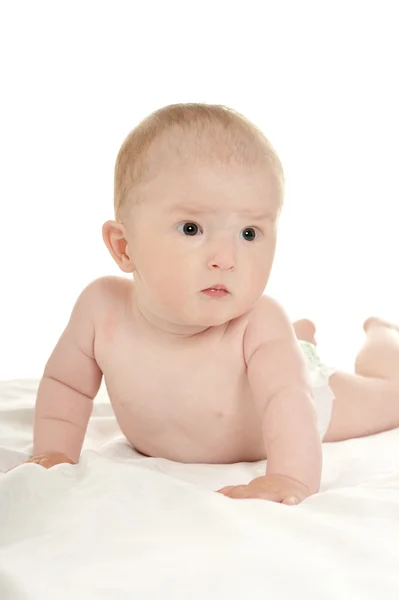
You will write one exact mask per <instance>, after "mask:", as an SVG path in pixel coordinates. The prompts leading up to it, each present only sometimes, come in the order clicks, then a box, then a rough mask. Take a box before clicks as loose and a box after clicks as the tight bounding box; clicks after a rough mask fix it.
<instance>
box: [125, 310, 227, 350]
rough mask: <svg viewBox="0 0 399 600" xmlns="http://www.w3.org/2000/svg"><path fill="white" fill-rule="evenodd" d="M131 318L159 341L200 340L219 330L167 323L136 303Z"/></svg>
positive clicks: (210, 327)
mask: <svg viewBox="0 0 399 600" xmlns="http://www.w3.org/2000/svg"><path fill="white" fill-rule="evenodd" d="M132 309H133V311H132V317H133V319H134V320H135V321H136V323H138V324H139V325H140V327H142V328H143V329H145V330H147V332H148V333H149V334H151V335H153V336H156V337H158V338H159V339H162V338H163V339H169V340H170V341H171V342H173V341H176V342H178V341H179V340H187V339H190V338H196V339H198V338H201V337H205V336H208V335H209V334H210V333H211V331H212V330H217V329H220V327H223V328H224V327H225V325H222V326H219V327H212V326H203V325H185V324H180V323H173V322H170V321H167V320H165V319H163V318H162V317H160V316H159V315H157V314H154V313H152V312H151V311H149V310H147V309H146V307H144V306H141V305H140V304H139V303H138V302H137V301H136V302H134V303H133V307H132Z"/></svg>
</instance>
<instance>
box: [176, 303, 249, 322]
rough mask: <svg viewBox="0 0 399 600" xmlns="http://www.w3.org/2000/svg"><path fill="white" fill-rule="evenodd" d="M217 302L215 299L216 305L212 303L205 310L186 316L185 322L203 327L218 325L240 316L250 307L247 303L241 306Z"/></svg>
mask: <svg viewBox="0 0 399 600" xmlns="http://www.w3.org/2000/svg"><path fill="white" fill-rule="evenodd" d="M217 302H218V301H217V300H216V301H215V304H216V306H215V305H214V306H213V307H207V309H206V310H199V311H196V312H195V313H191V315H190V318H187V320H186V321H185V324H186V325H192V326H198V327H204V328H208V327H220V326H221V325H225V324H226V323H229V322H230V321H233V320H234V319H237V318H239V317H242V316H243V315H244V314H246V313H247V312H248V311H249V310H250V308H251V306H250V305H247V304H245V305H243V306H218V305H217Z"/></svg>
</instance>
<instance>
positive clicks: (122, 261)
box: [102, 221, 135, 273]
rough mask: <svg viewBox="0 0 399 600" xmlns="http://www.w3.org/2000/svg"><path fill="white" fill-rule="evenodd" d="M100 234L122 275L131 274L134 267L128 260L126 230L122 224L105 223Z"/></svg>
mask: <svg viewBox="0 0 399 600" xmlns="http://www.w3.org/2000/svg"><path fill="white" fill-rule="evenodd" d="M102 233H103V240H104V243H105V245H106V246H107V248H108V250H109V252H110V254H111V256H112V258H113V259H114V261H115V262H116V264H117V265H118V267H119V268H120V270H121V271H123V272H124V273H133V271H134V270H135V267H134V264H133V261H132V259H131V258H130V252H129V247H128V244H127V239H126V230H125V226H124V225H123V223H118V222H117V221H107V222H106V223H104V225H103V229H102Z"/></svg>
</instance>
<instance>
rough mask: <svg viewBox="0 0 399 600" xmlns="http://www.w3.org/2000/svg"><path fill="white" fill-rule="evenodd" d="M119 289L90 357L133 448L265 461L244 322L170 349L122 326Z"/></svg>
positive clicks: (189, 457)
mask: <svg viewBox="0 0 399 600" xmlns="http://www.w3.org/2000/svg"><path fill="white" fill-rule="evenodd" d="M120 285H121V290H120V294H121V297H120V299H118V297H117V296H116V295H115V296H114V299H113V302H112V304H109V306H108V309H107V310H106V311H104V315H103V317H102V318H100V319H99V322H98V323H97V324H96V335H95V357H96V360H97V362H98V364H99V366H100V368H101V370H102V372H103V374H104V380H105V384H106V387H107V391H108V394H109V397H110V399H111V403H112V406H113V409H114V412H115V415H116V418H117V420H118V423H119V426H120V427H121V430H122V432H123V433H124V435H125V436H126V437H127V439H128V440H129V442H130V443H131V444H132V446H134V447H135V448H136V449H137V450H138V451H140V452H142V453H143V454H146V455H148V456H159V457H163V458H168V459H170V460H176V461H180V462H204V463H212V462H214V463H226V462H240V461H254V460H260V459H262V458H264V457H265V451H264V446H263V440H262V432H261V423H260V419H259V416H258V414H257V411H256V408H255V405H254V402H253V399H252V395H251V390H250V388H249V384H248V378H247V375H246V365H245V361H244V355H243V336H244V332H245V326H246V322H247V317H241V318H240V319H237V320H235V321H232V322H231V323H230V324H229V325H228V326H226V327H225V328H221V329H215V330H214V331H213V330H212V331H210V332H209V335H203V336H199V337H198V338H188V339H187V340H184V339H178V340H177V341H176V343H172V344H171V343H170V340H169V339H167V338H163V337H162V336H159V337H158V336H155V335H154V336H152V335H149V334H148V331H143V330H142V328H141V327H139V326H137V324H135V323H134V321H133V322H132V321H131V320H128V319H127V316H126V308H125V307H126V299H125V298H124V297H123V295H124V290H126V289H127V288H126V286H127V284H126V282H125V283H123V284H122V283H121V284H120Z"/></svg>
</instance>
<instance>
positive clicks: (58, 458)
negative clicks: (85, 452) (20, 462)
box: [25, 452, 76, 469]
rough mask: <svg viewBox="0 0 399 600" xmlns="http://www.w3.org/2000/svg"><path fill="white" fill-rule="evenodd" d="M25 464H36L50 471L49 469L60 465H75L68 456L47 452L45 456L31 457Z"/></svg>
mask: <svg viewBox="0 0 399 600" xmlns="http://www.w3.org/2000/svg"><path fill="white" fill-rule="evenodd" d="M25 463H36V464H37V465H40V466H41V467H45V468H46V469H50V468H51V467H54V466H55V465H59V464H61V463H69V464H70V465H74V464H76V463H75V462H74V461H73V460H71V459H70V458H68V456H65V454H61V453H60V452H47V453H46V454H39V455H38V456H32V458H30V459H29V460H26V461H25Z"/></svg>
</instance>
